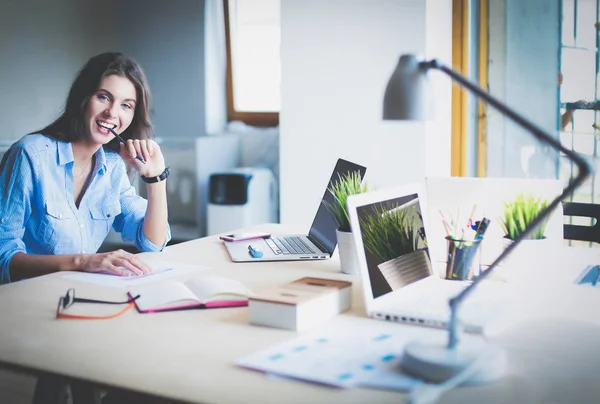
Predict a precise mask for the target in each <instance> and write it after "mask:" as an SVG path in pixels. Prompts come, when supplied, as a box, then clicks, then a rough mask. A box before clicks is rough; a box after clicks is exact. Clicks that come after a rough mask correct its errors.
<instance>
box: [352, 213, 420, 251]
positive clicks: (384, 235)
mask: <svg viewBox="0 0 600 404" xmlns="http://www.w3.org/2000/svg"><path fill="white" fill-rule="evenodd" d="M373 211H374V214H373V215H369V216H366V217H361V218H360V228H361V234H362V237H363V243H364V245H365V248H366V249H367V250H368V251H369V252H370V253H371V254H373V255H374V256H375V257H377V259H379V260H380V261H381V262H386V261H389V260H391V259H393V258H398V257H400V256H401V255H404V254H407V253H409V252H413V251H416V250H417V243H418V237H419V236H418V234H417V230H418V229H419V228H420V226H421V225H420V224H419V222H418V221H417V220H416V219H417V217H418V215H417V212H416V210H415V208H407V209H402V208H399V207H398V206H395V207H394V208H393V209H392V210H387V209H385V207H384V206H383V205H379V206H375V207H374V208H373Z"/></svg>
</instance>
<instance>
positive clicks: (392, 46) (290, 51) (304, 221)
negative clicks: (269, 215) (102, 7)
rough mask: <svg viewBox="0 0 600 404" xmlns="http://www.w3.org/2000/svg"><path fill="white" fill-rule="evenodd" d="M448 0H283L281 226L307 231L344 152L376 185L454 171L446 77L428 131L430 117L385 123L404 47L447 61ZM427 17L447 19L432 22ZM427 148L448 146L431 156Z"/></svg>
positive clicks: (395, 183) (403, 181) (409, 51)
mask: <svg viewBox="0 0 600 404" xmlns="http://www.w3.org/2000/svg"><path fill="white" fill-rule="evenodd" d="M429 3H431V4H429ZM449 3H450V4H451V2H450V1H449V0H429V1H426V0H394V1H389V0H327V1H322V0H305V1H290V0H283V1H282V5H281V64H282V83H281V89H282V90H281V93H282V94H281V99H282V108H281V115H280V136H281V138H280V187H281V194H280V198H281V205H280V206H281V222H282V223H284V224H286V225H291V226H296V227H298V228H306V229H307V230H308V227H309V226H310V223H311V222H312V218H313V217H314V214H315V212H316V210H317V207H318V205H319V201H320V199H321V197H322V195H323V191H324V189H325V187H326V186H327V181H328V179H329V176H330V174H331V171H332V169H333V166H334V165H335V162H336V160H337V159H338V158H339V157H342V158H345V159H347V160H350V161H354V162H356V163H359V164H362V165H366V166H367V168H368V170H367V177H366V178H367V180H368V182H369V184H371V185H375V186H376V187H378V188H383V187H387V186H392V185H397V184H402V183H405V182H412V181H422V179H423V177H424V176H425V175H426V173H427V172H428V171H430V172H431V174H432V175H433V174H436V175H443V174H444V173H446V175H447V173H448V166H449V157H448V156H449V154H448V150H449V148H447V147H446V145H449V141H443V142H441V143H439V142H438V140H439V138H441V137H443V136H449V126H448V125H449V120H448V121H447V122H446V123H444V122H443V119H444V117H445V116H446V117H447V116H448V115H447V113H449V112H448V111H446V112H444V110H449V108H450V90H449V88H450V87H448V84H446V83H445V82H444V84H443V85H442V88H441V92H440V91H437V89H436V90H435V94H436V96H438V97H440V99H439V100H438V102H437V104H436V108H437V109H438V111H439V112H441V115H440V117H438V119H437V120H436V121H435V122H433V123H431V124H427V128H426V125H425V124H424V123H423V122H383V121H382V120H381V115H382V99H383V92H384V89H385V85H386V83H387V80H388V78H389V76H390V75H391V73H392V71H393V69H394V67H395V65H396V63H397V60H398V57H399V56H400V54H402V53H418V54H421V55H426V54H427V53H435V52H437V51H439V50H440V49H441V50H446V55H443V58H447V55H448V52H449V50H450V49H451V30H450V31H448V29H449V28H451V25H450V23H449V21H451V18H452V14H451V6H450V7H449V6H448V4H449ZM437 7H441V9H438V8H437ZM428 15H429V18H428ZM430 21H431V23H430V24H434V23H435V22H436V21H441V24H440V25H439V26H438V27H433V26H431V27H429V26H427V22H430ZM426 26H427V28H426ZM429 36H431V38H430V40H428V37H429ZM427 56H437V55H433V54H432V55H427ZM439 80H443V79H437V78H435V79H434V80H432V82H433V84H434V85H435V84H436V83H437V82H438V81H439ZM444 100H446V101H445V102H444ZM438 111H436V113H437V112H438ZM446 119H447V118H446ZM445 131H446V132H445ZM444 133H446V135H444ZM426 134H427V135H431V136H433V137H431V136H430V138H429V139H426ZM428 148H429V149H431V150H432V151H433V150H438V148H442V149H444V148H446V150H442V151H437V153H435V154H433V155H432V156H433V159H432V160H431V163H428V159H427V158H426V155H428V151H429V150H428ZM434 161H438V162H441V163H440V164H437V163H433V162H434ZM440 167H441V168H440Z"/></svg>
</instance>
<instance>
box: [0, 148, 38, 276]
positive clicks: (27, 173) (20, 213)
mask: <svg viewBox="0 0 600 404" xmlns="http://www.w3.org/2000/svg"><path fill="white" fill-rule="evenodd" d="M2 163H3V164H2V165H1V167H0V187H1V189H0V214H1V217H0V284H4V283H9V282H10V281H11V280H10V271H9V264H10V260H11V259H12V257H13V256H14V255H15V254H17V253H19V252H23V253H25V252H26V251H27V250H26V248H25V243H24V242H23V235H24V234H25V224H26V223H27V219H28V218H29V216H30V215H31V197H32V189H33V186H32V185H33V168H32V164H31V159H30V158H29V156H28V155H27V154H26V153H25V151H24V150H23V149H22V148H19V147H16V148H11V149H10V150H9V151H8V152H7V154H6V155H5V156H4V159H3V162H2Z"/></svg>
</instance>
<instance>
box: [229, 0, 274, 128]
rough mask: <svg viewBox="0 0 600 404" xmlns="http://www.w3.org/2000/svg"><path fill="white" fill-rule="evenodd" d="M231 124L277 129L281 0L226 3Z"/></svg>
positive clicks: (239, 0) (238, 0)
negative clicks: (239, 122)
mask: <svg viewBox="0 0 600 404" xmlns="http://www.w3.org/2000/svg"><path fill="white" fill-rule="evenodd" d="M223 1H224V11H225V13H224V14H225V32H226V43H227V116H228V121H243V122H245V123H246V124H249V125H253V126H277V125H278V124H279V110H280V104H281V95H280V94H281V91H280V82H281V63H280V59H279V44H280V36H281V34H280V33H281V29H280V25H281V24H280V17H281V13H280V0H223Z"/></svg>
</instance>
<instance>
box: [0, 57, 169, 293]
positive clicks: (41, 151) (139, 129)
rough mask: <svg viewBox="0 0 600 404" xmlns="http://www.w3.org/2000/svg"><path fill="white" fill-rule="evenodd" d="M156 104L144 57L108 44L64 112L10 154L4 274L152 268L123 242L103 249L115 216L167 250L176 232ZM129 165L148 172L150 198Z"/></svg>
mask: <svg viewBox="0 0 600 404" xmlns="http://www.w3.org/2000/svg"><path fill="white" fill-rule="evenodd" d="M149 108H150V89H149V86H148V83H147V81H146V78H145V75H144V73H143V71H142V69H141V68H140V66H139V65H138V64H137V63H136V62H135V61H133V60H132V59H130V58H128V57H127V56H124V55H122V54H120V53H103V54H100V55H98V56H95V57H93V58H91V59H90V60H89V61H88V62H87V63H86V64H85V65H84V66H83V68H82V69H81V70H80V72H79V73H78V75H77V77H76V78H75V81H74V82H73V85H72V86H71V90H70V91H69V95H68V97H67V100H66V105H65V110H64V112H63V113H62V115H61V116H60V117H59V118H58V119H57V120H56V121H54V122H53V123H51V124H50V125H48V126H47V127H45V128H44V129H42V130H40V131H39V133H34V134H29V135H27V136H24V137H23V138H22V139H21V140H19V141H18V142H16V143H15V144H14V145H13V146H12V147H11V148H10V150H9V151H8V152H7V153H6V154H5V156H4V158H3V159H2V163H1V164H0V187H1V189H0V212H2V217H1V218H0V283H8V282H14V281H18V280H20V279H26V278H32V277H35V276H40V275H43V274H48V273H52V272H58V271H86V272H97V273H109V274H113V275H121V276H128V275H131V274H144V273H147V272H148V271H149V270H150V269H149V268H148V266H147V265H146V264H145V263H144V262H143V261H142V260H140V259H139V258H136V256H135V255H133V254H130V253H128V252H125V251H122V250H118V251H112V252H108V253H100V254H98V253H96V251H97V250H98V248H99V247H100V245H101V244H102V242H103V241H104V239H105V238H106V236H107V234H108V232H109V230H110V227H111V226H112V227H113V228H114V229H115V230H116V231H117V232H120V233H121V235H122V238H123V239H124V240H130V241H133V242H134V243H135V245H136V247H137V248H138V249H140V250H141V251H160V250H162V249H163V247H164V246H165V245H166V243H167V242H168V241H169V239H170V230H169V226H168V223H167V198H166V181H165V180H166V177H167V176H168V170H167V169H166V168H165V161H164V157H163V155H162V153H161V151H160V148H159V147H158V145H157V144H156V143H155V142H154V141H153V140H151V137H152V136H153V130H152V124H151V122H150V114H149ZM111 130H112V131H114V132H116V133H117V134H121V137H122V138H123V139H124V140H125V141H126V144H125V145H124V144H122V143H120V142H119V141H118V140H117V139H116V138H115V135H114V134H113V133H112V131H111ZM136 155H139V156H140V157H141V158H142V159H143V160H144V161H145V163H144V162H142V161H140V160H138V159H136ZM126 166H129V167H130V169H132V170H135V171H137V173H139V174H140V175H141V176H142V180H143V181H145V182H148V183H147V184H146V186H147V191H148V200H147V201H146V200H145V199H143V198H141V197H139V196H137V195H136V194H135V191H134V189H133V187H132V186H131V184H130V182H129V179H128V176H127V168H126Z"/></svg>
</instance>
